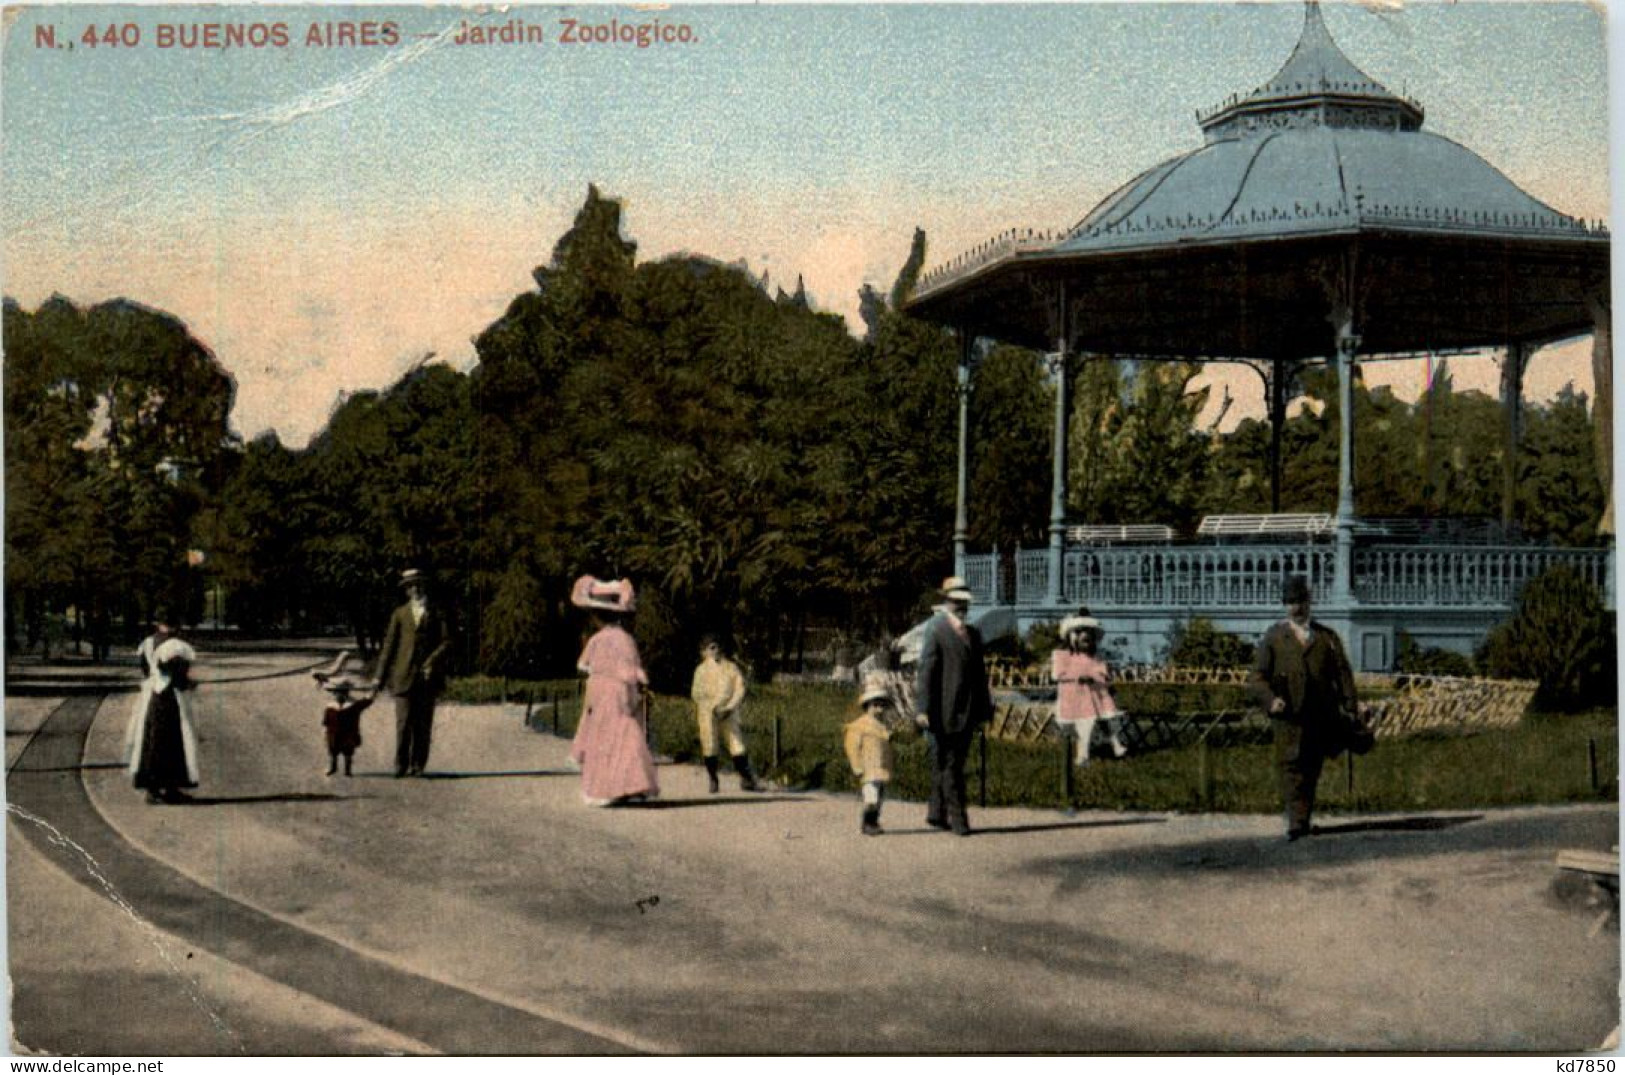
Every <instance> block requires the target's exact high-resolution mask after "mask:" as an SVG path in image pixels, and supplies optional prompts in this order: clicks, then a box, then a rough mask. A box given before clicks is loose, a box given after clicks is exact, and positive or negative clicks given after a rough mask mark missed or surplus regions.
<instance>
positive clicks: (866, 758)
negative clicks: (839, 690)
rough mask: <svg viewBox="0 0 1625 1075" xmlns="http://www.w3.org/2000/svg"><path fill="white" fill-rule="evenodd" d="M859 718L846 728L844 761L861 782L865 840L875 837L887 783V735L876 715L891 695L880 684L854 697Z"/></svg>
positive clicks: (872, 683) (889, 755)
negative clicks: (860, 707)
mask: <svg viewBox="0 0 1625 1075" xmlns="http://www.w3.org/2000/svg"><path fill="white" fill-rule="evenodd" d="M858 705H860V706H862V707H863V715H862V716H860V717H858V719H857V720H854V721H852V722H851V723H850V724H848V725H847V726H846V735H845V745H846V760H847V761H848V762H850V763H851V765H852V771H853V772H854V773H856V774H857V777H858V779H859V780H861V781H863V828H862V832H863V835H865V836H879V835H880V834H881V833H882V832H883V831H885V830H883V829H882V828H881V827H880V804H881V801H882V800H883V799H885V797H886V781H888V780H890V779H891V768H892V751H891V731H890V729H888V728H887V727H886V725H885V723H884V722H883V721H882V720H881V719H880V714H881V713H883V712H885V710H886V707H887V706H889V705H891V693H890V692H889V691H887V689H886V685H885V683H884V682H880V681H873V680H872V681H870V682H869V683H868V684H867V685H865V687H864V688H863V693H862V694H861V695H859V696H858Z"/></svg>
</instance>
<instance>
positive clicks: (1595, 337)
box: [1586, 285, 1614, 599]
mask: <svg viewBox="0 0 1625 1075" xmlns="http://www.w3.org/2000/svg"><path fill="white" fill-rule="evenodd" d="M1586 306H1587V307H1589V308H1590V310H1591V379H1592V386H1591V388H1592V391H1591V420H1592V424H1593V426H1594V427H1595V429H1596V431H1597V432H1596V437H1597V443H1596V449H1597V477H1598V478H1600V479H1601V480H1602V495H1603V502H1602V503H1603V508H1602V519H1601V520H1600V521H1599V522H1598V523H1597V532H1598V533H1599V534H1607V535H1608V536H1609V537H1613V536H1614V310H1613V304H1612V302H1611V300H1610V299H1609V295H1608V290H1607V287H1606V285H1605V286H1603V287H1600V288H1594V289H1593V290H1591V291H1590V292H1588V293H1587V295H1586ZM1610 562H1612V561H1610ZM1612 596H1613V594H1612V590H1611V589H1610V593H1609V597H1610V599H1612Z"/></svg>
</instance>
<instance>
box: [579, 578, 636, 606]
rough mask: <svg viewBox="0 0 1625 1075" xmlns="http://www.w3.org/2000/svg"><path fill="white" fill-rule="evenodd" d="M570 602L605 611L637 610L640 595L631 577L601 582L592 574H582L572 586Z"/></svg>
mask: <svg viewBox="0 0 1625 1075" xmlns="http://www.w3.org/2000/svg"><path fill="white" fill-rule="evenodd" d="M570 603H571V604H572V605H574V606H575V607H576V608H595V609H599V610H600V611H603V612H635V611H637V607H638V597H637V592H636V591H635V590H633V589H632V580H631V579H617V580H616V581H614V582H600V581H599V580H598V579H595V578H593V577H592V576H591V575H582V576H581V577H580V578H579V579H576V582H575V585H574V586H572V587H571V588H570Z"/></svg>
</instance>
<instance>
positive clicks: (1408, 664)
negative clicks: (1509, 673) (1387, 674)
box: [1394, 631, 1475, 676]
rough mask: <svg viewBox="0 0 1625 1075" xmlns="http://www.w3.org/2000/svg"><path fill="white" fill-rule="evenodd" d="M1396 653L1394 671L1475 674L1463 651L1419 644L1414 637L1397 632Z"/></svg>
mask: <svg viewBox="0 0 1625 1075" xmlns="http://www.w3.org/2000/svg"><path fill="white" fill-rule="evenodd" d="M1397 648H1398V651H1399V652H1398V653H1396V654H1395V655H1394V671H1396V672H1409V673H1411V674H1412V675H1419V676H1470V675H1473V674H1475V669H1474V667H1473V659H1472V658H1471V657H1468V656H1467V655H1466V654H1464V653H1455V652H1453V651H1451V650H1447V649H1438V648H1436V647H1433V646H1419V645H1417V644H1416V639H1414V638H1412V637H1411V636H1410V635H1408V634H1406V633H1405V632H1404V631H1400V632H1399V638H1398V646H1397Z"/></svg>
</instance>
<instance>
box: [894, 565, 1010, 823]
mask: <svg viewBox="0 0 1625 1075" xmlns="http://www.w3.org/2000/svg"><path fill="white" fill-rule="evenodd" d="M942 593H943V597H944V599H945V601H946V603H945V604H944V605H943V606H942V608H941V611H940V612H939V614H938V615H937V616H936V617H935V618H934V619H932V621H931V625H930V626H929V627H927V628H926V631H925V643H924V645H923V646H922V647H921V648H920V666H919V670H918V671H917V672H916V673H915V681H914V698H915V706H916V708H917V710H918V715H917V716H916V717H915V720H916V721H918V722H919V723H920V725H921V726H922V727H924V728H925V729H926V730H928V731H929V732H930V733H931V805H930V807H929V808H928V809H927V810H926V815H925V822H926V824H928V825H930V826H931V827H932V828H937V829H949V828H951V829H953V831H954V832H956V833H958V834H959V835H960V836H969V835H970V823H969V822H968V821H967V820H966V817H965V762H966V759H968V758H969V756H970V746H971V741H972V740H973V739H974V738H975V736H976V729H977V727H979V726H980V725H981V724H982V722H983V721H986V720H990V719H992V717H993V695H992V692H991V691H990V690H989V689H988V685H987V665H986V663H985V662H984V661H983V659H982V635H981V632H979V631H977V629H976V628H974V627H972V626H971V625H970V624H969V623H967V622H966V617H967V616H968V615H969V614H970V602H971V592H970V588H969V587H968V586H966V585H965V580H964V579H962V578H960V577H959V576H957V575H954V576H952V577H950V578H948V579H946V580H945V581H944V582H943V584H942Z"/></svg>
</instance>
